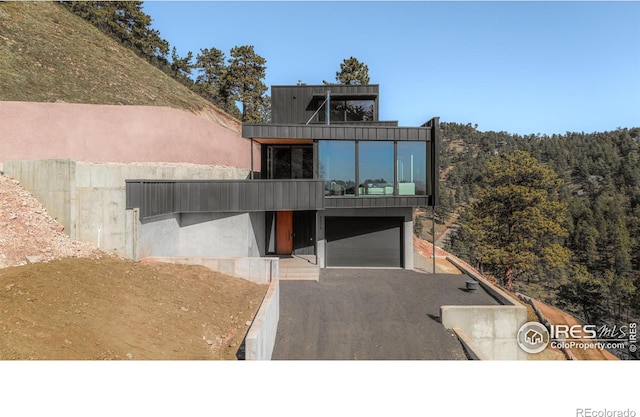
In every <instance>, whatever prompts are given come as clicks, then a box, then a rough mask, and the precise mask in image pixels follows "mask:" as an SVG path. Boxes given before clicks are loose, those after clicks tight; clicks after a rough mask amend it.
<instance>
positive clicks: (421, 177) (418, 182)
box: [397, 142, 427, 195]
mask: <svg viewBox="0 0 640 417" xmlns="http://www.w3.org/2000/svg"><path fill="white" fill-rule="evenodd" d="M397 164H398V195H426V194H427V144H426V142H398V160H397Z"/></svg>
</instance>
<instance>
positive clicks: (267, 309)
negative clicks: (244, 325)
mask: <svg viewBox="0 0 640 417" xmlns="http://www.w3.org/2000/svg"><path fill="white" fill-rule="evenodd" d="M279 318H280V280H279V279H277V278H276V279H273V280H272V281H271V283H270V284H269V289H268V290H267V293H266V294H265V296H264V299H263V300H262V304H261V305H260V309H258V313H257V314H256V316H255V318H254V319H253V323H251V327H249V331H248V332H247V336H246V337H245V342H244V343H245V360H271V355H272V354H273V348H274V346H275V343H276V333H277V331H278V320H279Z"/></svg>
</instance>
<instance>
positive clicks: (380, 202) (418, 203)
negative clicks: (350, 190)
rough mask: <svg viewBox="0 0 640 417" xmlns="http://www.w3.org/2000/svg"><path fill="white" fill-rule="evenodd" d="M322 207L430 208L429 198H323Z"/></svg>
mask: <svg viewBox="0 0 640 417" xmlns="http://www.w3.org/2000/svg"><path fill="white" fill-rule="evenodd" d="M324 206H325V207H326V208H352V207H357V208H371V207H424V206H431V197H430V196H402V197H333V198H325V199H324Z"/></svg>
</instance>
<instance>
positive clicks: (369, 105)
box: [345, 100, 373, 122]
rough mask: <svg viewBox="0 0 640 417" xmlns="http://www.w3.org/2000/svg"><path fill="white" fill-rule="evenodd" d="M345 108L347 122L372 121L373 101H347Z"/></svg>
mask: <svg viewBox="0 0 640 417" xmlns="http://www.w3.org/2000/svg"><path fill="white" fill-rule="evenodd" d="M345 107H346V112H347V114H346V118H347V121H348V122H362V121H373V100H349V101H347V104H346V106H345Z"/></svg>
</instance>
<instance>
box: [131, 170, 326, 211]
mask: <svg viewBox="0 0 640 417" xmlns="http://www.w3.org/2000/svg"><path fill="white" fill-rule="evenodd" d="M126 196H127V202H126V204H127V208H128V209H133V208H136V207H139V208H140V217H141V218H143V219H144V218H148V217H153V216H159V215H164V214H170V213H199V212H250V211H274V210H321V209H323V208H324V183H323V181H320V180H212V181H207V180H202V181H153V180H148V181H146V180H127V182H126Z"/></svg>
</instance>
